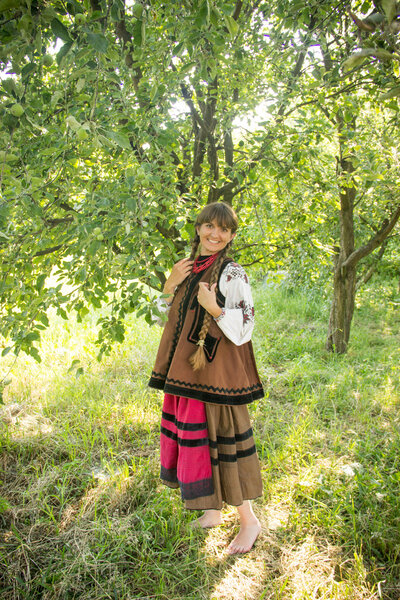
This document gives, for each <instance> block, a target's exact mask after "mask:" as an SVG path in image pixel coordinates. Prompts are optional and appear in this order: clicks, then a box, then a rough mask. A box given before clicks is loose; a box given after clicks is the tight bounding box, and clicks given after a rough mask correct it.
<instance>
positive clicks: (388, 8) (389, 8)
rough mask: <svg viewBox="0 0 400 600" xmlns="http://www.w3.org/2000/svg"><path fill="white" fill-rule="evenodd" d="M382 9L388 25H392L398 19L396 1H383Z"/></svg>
mask: <svg viewBox="0 0 400 600" xmlns="http://www.w3.org/2000/svg"><path fill="white" fill-rule="evenodd" d="M382 8H383V11H384V13H385V15H386V18H387V20H388V23H391V22H392V21H393V20H394V19H395V18H396V17H397V2H396V0H382Z"/></svg>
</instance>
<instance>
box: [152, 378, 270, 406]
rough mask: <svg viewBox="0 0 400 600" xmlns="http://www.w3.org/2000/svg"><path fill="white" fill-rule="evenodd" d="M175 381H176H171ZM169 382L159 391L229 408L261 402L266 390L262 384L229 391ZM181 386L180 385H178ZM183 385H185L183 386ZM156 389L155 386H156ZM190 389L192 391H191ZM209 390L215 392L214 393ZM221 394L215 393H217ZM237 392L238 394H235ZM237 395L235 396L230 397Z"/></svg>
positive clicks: (181, 382)
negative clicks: (254, 401)
mask: <svg viewBox="0 0 400 600" xmlns="http://www.w3.org/2000/svg"><path fill="white" fill-rule="evenodd" d="M169 381H175V380H169ZM169 381H167V382H166V383H165V385H164V387H159V388H157V389H161V390H162V389H164V392H165V393H166V394H173V395H175V396H182V397H183V398H194V399H195V400H201V401H202V402H210V403H211V404H226V405H228V406H236V405H239V404H249V402H253V400H259V399H260V398H263V396H264V390H263V388H262V385H261V384H256V385H254V386H251V387H250V388H239V389H236V390H235V389H231V390H228V389H226V388H216V387H214V386H200V385H198V386H196V387H201V388H207V389H204V391H203V390H200V389H193V387H192V386H193V384H187V383H186V384H185V382H183V381H178V380H177V381H176V384H175V383H170V382H169ZM177 384H180V385H177ZM182 384H183V385H182ZM154 387H155V386H154ZM189 388H190V389H189ZM209 390H215V391H214V392H212V391H209ZM217 391H218V392H219V393H215V392H217ZM235 392H236V394H235ZM230 394H235V395H230Z"/></svg>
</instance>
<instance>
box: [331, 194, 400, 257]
mask: <svg viewBox="0 0 400 600" xmlns="http://www.w3.org/2000/svg"><path fill="white" fill-rule="evenodd" d="M399 218H400V204H398V205H397V208H396V209H395V210H394V211H393V213H392V216H391V218H390V219H385V220H384V221H383V223H382V226H381V228H380V229H379V230H378V231H377V233H376V235H374V236H373V237H372V238H371V239H370V240H369V242H367V243H366V244H364V246H361V248H358V249H357V250H355V251H354V252H352V253H351V254H350V256H349V257H348V258H347V259H346V260H345V261H344V262H343V263H342V265H341V268H344V269H346V268H349V267H354V266H355V265H356V264H357V263H358V262H359V261H360V260H361V259H362V258H364V257H365V256H368V254H371V252H372V251H373V250H375V248H377V247H378V246H380V245H381V244H382V242H383V241H384V240H385V239H386V238H387V237H388V235H389V234H390V232H391V231H392V229H393V228H394V226H395V225H396V223H397V221H398V220H399Z"/></svg>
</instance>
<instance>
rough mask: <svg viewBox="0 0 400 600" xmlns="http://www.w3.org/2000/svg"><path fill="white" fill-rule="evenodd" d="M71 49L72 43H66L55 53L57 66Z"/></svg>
mask: <svg viewBox="0 0 400 600" xmlns="http://www.w3.org/2000/svg"><path fill="white" fill-rule="evenodd" d="M71 48H72V42H68V43H66V44H64V46H62V47H61V48H60V51H59V52H58V53H57V56H56V60H57V64H58V65H59V66H60V65H61V61H62V59H63V58H64V57H65V56H66V55H67V54H68V52H69V51H70V50H71Z"/></svg>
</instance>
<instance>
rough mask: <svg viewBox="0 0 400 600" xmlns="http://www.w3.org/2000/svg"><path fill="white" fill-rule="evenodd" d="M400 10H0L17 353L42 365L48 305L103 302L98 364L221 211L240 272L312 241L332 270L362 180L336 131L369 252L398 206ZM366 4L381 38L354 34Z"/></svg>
mask: <svg viewBox="0 0 400 600" xmlns="http://www.w3.org/2000/svg"><path fill="white" fill-rule="evenodd" d="M389 4H390V3H389V2H386V3H382V5H379V6H378V5H377V6H375V5H373V4H371V3H370V2H363V3H361V2H354V3H353V7H352V8H353V11H350V12H349V11H348V8H347V3H345V2H339V3H337V2H335V3H334V2H331V1H328V0H324V2H316V1H315V2H311V3H310V2H307V3H306V2H304V1H303V0H296V1H295V2H293V1H291V2H288V1H284V0H276V1H273V2H268V3H267V2H260V1H253V2H242V1H240V0H237V1H236V2H230V1H229V2H228V1H223V0H197V1H195V2H179V3H178V2H175V1H173V2H169V3H162V2H157V1H155V2H151V3H150V2H146V1H145V0H143V1H142V2H137V3H135V4H131V3H128V2H127V3H126V4H125V2H124V1H123V0H108V1H106V0H90V1H89V0H83V1H82V2H78V1H77V0H72V1H69V2H61V1H59V0H48V1H47V2H40V1H39V0H34V1H32V2H26V3H24V2H20V1H19V2H15V1H14V0H0V11H1V16H0V21H1V22H0V25H1V33H0V37H1V39H0V41H1V50H0V60H1V67H2V69H3V73H4V74H5V76H4V77H3V79H2V81H1V88H0V101H1V106H0V113H1V114H0V116H1V125H0V135H1V139H2V140H3V141H4V146H3V148H2V149H1V154H0V164H1V166H0V178H1V199H0V254H1V269H2V271H1V279H0V297H1V307H2V308H1V330H0V333H1V334H2V335H3V336H4V337H5V338H7V339H9V340H11V344H10V345H9V346H7V347H6V348H5V349H4V350H3V353H6V352H8V351H9V349H10V348H11V347H12V348H13V350H14V351H16V352H18V351H20V350H23V351H26V352H29V353H31V354H32V355H33V356H35V357H36V358H39V356H38V353H37V350H36V349H35V342H36V341H37V340H38V339H39V336H40V330H41V329H42V328H43V327H46V326H47V315H46V312H47V309H48V308H49V307H50V306H53V307H56V309H57V311H58V312H59V313H60V314H61V315H63V316H65V317H67V315H68V313H69V311H71V310H74V311H75V312H76V313H77V315H78V318H82V317H83V316H84V315H85V314H86V313H87V312H88V311H89V310H91V308H92V307H99V306H101V304H102V303H104V302H107V303H108V304H109V305H110V313H109V316H108V317H106V318H104V319H103V321H102V322H101V323H100V332H99V347H100V354H101V353H102V352H105V351H107V350H108V348H109V345H110V343H111V342H112V341H113V340H117V341H118V340H119V341H120V340H122V339H123V335H124V325H123V319H124V316H125V315H126V313H128V312H131V311H135V312H137V313H138V314H145V315H146V318H147V319H149V320H150V319H151V314H150V311H149V296H150V295H151V291H150V290H151V289H152V288H154V289H159V288H160V286H161V284H162V282H163V279H164V273H165V272H166V270H168V268H169V267H170V266H171V263H172V262H173V261H174V260H176V259H177V258H178V257H180V256H182V255H183V254H182V253H184V252H185V246H186V244H187V241H188V240H189V239H190V237H191V235H192V233H193V229H192V225H191V222H192V218H193V214H194V212H195V211H196V210H197V209H198V207H199V206H201V205H202V204H204V203H205V202H209V201H213V200H224V201H226V202H228V203H232V204H234V206H235V208H236V209H237V210H238V212H239V214H240V217H241V220H242V227H241V231H242V237H241V239H239V241H238V244H237V245H238V247H239V253H240V254H241V257H242V260H243V261H244V262H245V263H253V262H263V263H265V264H270V265H272V266H273V265H275V266H276V265H287V262H288V260H289V257H291V258H292V261H293V262H294V263H296V261H297V262H298V263H301V261H302V260H303V261H305V262H306V263H307V262H308V263H309V262H312V261H313V259H311V261H309V260H308V258H307V257H308V256H312V252H310V249H313V248H314V250H315V251H316V252H317V254H318V256H324V259H323V260H324V261H325V263H326V267H324V268H325V271H326V272H327V271H328V261H329V260H331V256H332V253H333V248H334V247H335V246H336V245H337V243H338V235H339V233H338V231H339V229H340V218H339V216H338V212H337V211H338V198H340V190H341V189H342V190H343V185H344V186H345V187H346V186H347V185H348V183H349V181H350V180H349V178H347V179H346V175H345V174H344V173H343V171H342V170H340V169H339V170H338V168H337V165H338V163H337V158H336V157H337V156H339V154H340V152H339V145H338V144H339V137H340V136H341V140H342V143H343V144H344V143H345V144H348V146H349V147H350V146H351V148H352V153H353V154H354V156H355V159H354V160H356V161H358V163H357V166H356V167H355V169H356V171H355V172H353V174H352V179H351V182H352V183H351V185H352V186H353V185H355V183H357V194H359V196H360V203H361V198H362V200H363V203H362V206H363V207H364V208H363V210H362V211H361V212H360V218H359V220H358V224H357V227H358V226H359V229H360V232H361V233H362V236H364V237H362V238H361V239H362V240H363V241H362V244H361V245H364V244H365V243H368V233H367V232H368V228H369V230H371V228H372V230H374V228H375V230H376V229H377V228H378V229H379V226H380V225H379V224H380V223H383V221H384V219H385V218H387V214H391V213H390V211H391V210H392V209H391V207H392V208H393V206H394V204H395V200H394V198H393V189H394V188H393V172H394V169H395V162H396V161H395V159H394V158H393V156H391V155H390V151H389V142H390V139H393V138H391V134H390V133H388V131H389V130H390V128H392V129H394V128H395V120H396V118H397V114H395V116H393V115H392V116H391V117H390V118H389V117H388V114H389V113H387V107H392V110H393V109H396V110H397V101H396V100H394V99H393V98H392V96H393V97H394V96H395V92H394V91H393V90H396V86H397V85H398V82H397V79H398V65H399V63H398V49H397V45H396V44H397V31H395V23H397V14H395V13H394V12H393V7H392V8H390V6H389ZM363 11H364V12H366V11H370V13H371V14H372V15H375V14H376V13H378V14H379V15H381V17H382V19H381V25H379V26H377V27H376V29H375V30H374V31H369V30H368V31H367V30H364V29H362V27H361V26H360V25H359V23H361V22H362V20H363V19H362V18H361V17H360V16H356V15H361V14H362V12H363ZM369 18H370V19H371V16H370V17H369ZM373 18H375V17H373ZM357 19H358V20H357ZM364 20H365V19H364ZM365 46H367V48H365ZM375 47H377V48H379V49H380V53H378V52H375V51H374V52H372V51H371V48H375ZM368 48H369V50H368ZM365 50H368V52H364V51H365ZM359 52H364V54H363V56H362V58H363V63H362V64H361V61H360V60H358V59H360V58H361V57H360V56H357V60H355V59H354V56H355V54H357V53H358V54H359ZM384 53H386V54H385V55H384ZM389 54H390V58H389V56H388V55H389ZM349 61H350V62H349ZM343 68H344V70H343ZM346 69H347V70H346ZM382 94H383V95H384V98H383V99H380V100H379V101H378V100H377V98H378V96H379V95H381V96H382ZM388 94H389V96H390V97H388ZM374 98H376V101H375V100H374ZM374 102H375V104H374ZM377 106H378V112H374V111H376V110H377V108H376V107H377ZM260 110H264V112H265V114H264V115H263V116H262V117H260V116H259V117H258V118H257V119H255V118H254V115H255V114H256V113H258V114H259V113H260ZM385 111H386V112H385ZM251 115H253V118H252V119H250V120H249V121H247V118H248V117H249V116H251ZM340 115H341V116H340ZM339 116H340V118H339ZM338 119H339V121H340V119H341V120H342V122H343V124H345V125H346V131H348V135H347V134H346V136H347V137H346V136H343V128H342V133H341V134H340V135H339V130H338V127H339V125H338V122H339V121H338ZM354 119H358V122H360V123H364V125H365V127H364V129H363V130H362V129H360V130H359V131H358V132H357V134H356V133H355V130H354V128H353V130H351V127H348V125H349V126H350V124H351V123H353V120H354ZM388 119H389V123H388ZM390 119H392V121H391V122H390ZM376 123H378V124H379V127H376ZM385 127H389V130H387V129H386V130H385ZM368 132H372V133H373V134H374V135H375V137H376V138H377V139H376V144H375V146H374V145H373V144H372V143H371V140H370V139H368V135H369V134H368ZM338 136H339V137H338ZM357 136H359V139H358V141H357V139H356V137H357ZM394 136H397V133H396V134H394ZM345 137H346V140H345ZM335 139H336V142H335ZM385 139H386V142H387V143H386V142H385ZM364 143H366V144H367V146H368V151H367V152H365V150H364V146H363V144H364ZM382 144H383V146H382ZM380 147H383V150H382V153H379V151H377V150H376V149H377V148H380ZM357 148H358V149H357ZM368 161H369V162H368ZM378 164H379V168H381V169H383V170H384V175H383V178H382V179H381V180H380V179H379V177H375V179H374V177H372V178H371V175H370V171H371V169H373V170H374V169H376V168H377V165H378ZM367 172H368V173H369V174H368V177H366V173H367ZM374 173H375V175H376V171H375V172H374ZM343 182H345V183H343ZM346 182H347V183H346ZM368 182H370V183H369V184H368ZM379 186H381V187H379ZM385 186H386V187H385ZM382 188H385V193H384V195H383V196H384V198H385V199H382V195H381V189H382ZM353 189H355V188H353ZM365 199H367V202H365ZM360 206H361V204H360ZM371 207H373V215H371V213H370V210H371ZM385 211H386V212H385ZM366 214H368V219H367V217H366V216H365V215H366ZM364 240H365V241H364ZM310 241H311V244H310ZM339 242H340V240H339ZM294 248H296V253H295V256H293V250H294ZM291 255H292V256H291ZM301 257H303V258H301ZM347 258H348V257H347ZM310 271H312V269H310Z"/></svg>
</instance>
